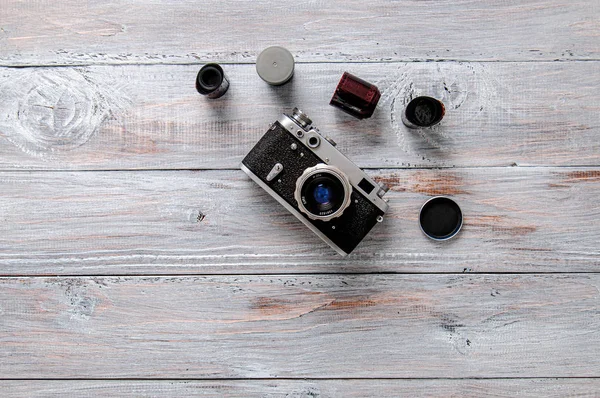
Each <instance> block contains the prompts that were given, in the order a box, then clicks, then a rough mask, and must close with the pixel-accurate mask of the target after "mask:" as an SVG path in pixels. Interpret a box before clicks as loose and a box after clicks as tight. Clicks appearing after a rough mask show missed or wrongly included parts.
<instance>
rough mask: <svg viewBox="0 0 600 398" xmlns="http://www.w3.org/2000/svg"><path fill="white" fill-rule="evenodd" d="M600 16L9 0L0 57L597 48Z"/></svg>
mask: <svg viewBox="0 0 600 398" xmlns="http://www.w3.org/2000/svg"><path fill="white" fill-rule="evenodd" d="M592 3H593V2H592ZM597 18H598V9H597V7H593V6H592V5H591V4H590V2H589V1H585V0H578V1H575V0H574V1H568V2H565V1H561V0H519V1H512V2H498V1H494V0H485V1H478V2H473V1H467V0H462V1H443V2H436V3H433V4H432V3H429V2H415V1H410V0H402V1H395V2H393V3H390V2H389V1H385V0H374V1H369V2H364V1H347V0H345V1H342V0H337V1H332V0H330V1H313V0H308V1H305V0H294V1H287V2H285V1H280V2H277V3H275V4H274V3H273V2H272V1H269V0H255V1H246V2H239V1H236V2H222V1H218V0H205V1H202V2H200V3H199V2H196V1H178V2H164V3H163V2H153V1H149V0H146V1H138V2H135V3H131V2H129V1H124V0H120V1H111V2H95V3H88V2H80V1H76V0H62V1H53V2H49V1H36V2H21V1H18V0H2V7H1V8H0V60H1V62H2V64H3V65H38V64H44V65H46V64H81V63H85V64H90V63H113V64H120V63H140V62H141V63H181V62H198V61H206V60H218V61H228V62H253V61H254V59H255V57H256V55H257V54H258V52H260V50H262V49H263V48H265V47H267V46H268V45H272V44H273V43H276V44H283V45H285V46H287V47H288V48H289V49H290V50H292V51H293V52H294V54H295V56H296V58H297V60H298V61H327V62H329V61H389V60H424V59H433V60H437V59H455V60H456V59H460V60H554V59H560V60H569V59H598V58H600V45H599V42H598V31H599V28H600V26H599V25H598V19H597Z"/></svg>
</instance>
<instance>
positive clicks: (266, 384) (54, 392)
mask: <svg viewBox="0 0 600 398" xmlns="http://www.w3.org/2000/svg"><path fill="white" fill-rule="evenodd" d="M0 390H2V393H3V396H4V397H5V398H17V397H18V398H21V397H25V396H26V397H31V398H37V397H61V398H63V397H88V396H89V397H93V396H102V397H105V398H111V397H165V398H169V397H174V398H180V397H190V396H194V397H195V396H202V397H229V398H235V397H239V398H251V397H270V398H276V397H282V398H327V397H349V398H352V397H356V398H358V397H379V398H384V397H410V398H413V397H461V398H481V397H495V398H513V397H515V396H518V397H525V398H528V397H545V398H564V397H582V398H585V397H589V398H592V397H597V396H598V395H597V392H598V391H600V380H599V379H592V378H590V379H585V378H584V379H501V380H389V379H383V380H381V379H372V380H238V381H233V380H215V381H202V380H193V381H176V380H170V381H158V380H156V381H152V380H150V381H118V380H103V381H87V380H81V381H79V380H69V381H63V380H57V381H52V380H50V381H48V380H44V381H38V380H36V381H31V380H28V381H0Z"/></svg>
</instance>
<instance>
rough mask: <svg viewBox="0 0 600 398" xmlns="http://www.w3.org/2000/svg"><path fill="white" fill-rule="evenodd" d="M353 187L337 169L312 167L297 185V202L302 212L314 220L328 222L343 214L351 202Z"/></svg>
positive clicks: (322, 166)
mask: <svg viewBox="0 0 600 398" xmlns="http://www.w3.org/2000/svg"><path fill="white" fill-rule="evenodd" d="M351 189H352V187H351V185H350V183H349V182H348V180H347V178H346V177H345V176H344V175H343V174H342V173H341V172H340V171H339V170H337V169H336V168H334V167H332V166H327V165H324V164H321V165H317V166H315V167H311V168H309V169H306V170H305V171H304V174H302V176H301V177H300V178H299V179H298V181H297V183H296V194H295V196H296V200H297V201H298V206H299V208H300V210H301V211H302V212H304V213H305V214H307V215H308V216H309V218H311V219H314V220H323V221H328V220H330V219H332V218H334V217H337V216H339V215H341V214H342V212H343V211H344V209H346V207H348V205H349V202H350V192H351Z"/></svg>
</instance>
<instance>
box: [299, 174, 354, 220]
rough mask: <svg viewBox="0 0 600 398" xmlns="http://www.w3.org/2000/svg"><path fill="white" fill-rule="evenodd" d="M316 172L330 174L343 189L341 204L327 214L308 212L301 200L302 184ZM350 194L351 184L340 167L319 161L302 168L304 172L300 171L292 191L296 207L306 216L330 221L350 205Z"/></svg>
mask: <svg viewBox="0 0 600 398" xmlns="http://www.w3.org/2000/svg"><path fill="white" fill-rule="evenodd" d="M317 174H323V175H329V176H332V177H333V178H335V179H337V180H338V181H339V182H340V184H341V185H342V187H343V189H344V192H343V198H342V202H341V205H340V206H339V208H338V209H337V210H335V211H334V212H333V213H331V214H327V215H324V216H321V215H318V214H314V213H312V212H310V211H309V210H308V209H307V208H306V206H305V204H304V202H303V201H302V196H303V195H302V189H303V187H304V185H305V184H306V183H307V182H308V181H309V179H310V178H311V177H313V176H315V175H317ZM351 194H352V185H351V184H350V181H349V180H348V177H346V175H345V174H344V173H342V171H341V170H340V169H338V168H337V167H334V166H330V165H327V164H323V163H319V164H317V165H316V166H313V167H309V168H307V169H306V170H304V173H302V175H301V176H300V177H299V178H298V180H296V191H295V192H294V198H295V199H296V202H297V203H298V209H299V210H300V211H301V212H302V213H304V214H306V216H307V217H308V218H310V219H311V220H321V221H330V220H332V219H334V218H336V217H339V216H341V215H342V213H343V212H344V210H346V208H348V206H350V203H351V201H350V195H351Z"/></svg>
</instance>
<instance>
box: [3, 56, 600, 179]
mask: <svg viewBox="0 0 600 398" xmlns="http://www.w3.org/2000/svg"><path fill="white" fill-rule="evenodd" d="M225 70H226V73H227V74H228V76H229V78H230V80H231V84H232V85H231V88H230V89H229V92H228V93H227V94H226V95H225V96H224V97H223V98H221V99H219V100H212V101H211V100H208V99H206V98H203V97H202V96H201V95H199V94H198V93H197V92H196V90H195V88H194V79H195V77H196V73H197V71H198V67H197V66H193V65H191V66H190V65H188V66H181V65H163V66H156V65H154V66H119V67H115V66H104V67H89V68H24V69H14V68H3V69H2V68H0V89H1V91H2V93H3V96H2V98H1V99H0V143H1V144H2V145H0V169H4V170H14V169H49V170H52V169H86V170H88V169H157V168H158V169H182V168H185V169H189V168H192V169H196V168H208V169H215V168H216V169H221V168H237V167H238V164H239V162H240V161H241V159H242V158H243V156H245V154H246V153H247V152H248V151H249V150H250V149H251V148H252V146H253V145H254V144H255V143H256V142H257V141H258V139H259V138H260V137H261V136H262V134H264V133H265V131H266V129H267V126H268V124H270V123H272V122H273V121H275V120H276V119H277V118H278V117H279V116H280V115H281V113H282V112H283V111H286V112H289V111H290V110H291V109H292V108H293V107H294V106H298V107H300V108H301V109H303V110H304V111H305V112H307V113H308V114H309V115H310V116H311V117H312V119H313V120H314V122H315V125H317V126H318V127H319V128H320V129H321V131H322V132H323V133H325V134H328V135H330V136H331V137H332V138H334V139H335V140H336V141H337V142H338V146H339V148H340V150H341V151H342V152H344V153H345V154H347V155H348V156H349V157H350V159H352V160H353V161H355V162H356V163H357V164H358V165H359V166H363V167H373V168H380V167H415V166H416V167H440V166H443V167H447V166H448V167H452V166H457V167H458V166H508V165H514V164H518V165H570V166H573V165H598V164H600V142H599V141H598V139H597V137H598V134H599V133H600V97H599V96H598V93H597V88H598V87H599V86H600V63H598V62H569V63H557V62H554V63H551V62H548V63H502V64H499V63H454V62H447V63H408V64H376V65H374V64H303V65H298V66H297V68H296V75H295V77H294V79H293V80H292V82H291V83H290V84H288V85H286V86H283V87H277V88H274V87H271V86H268V85H267V84H265V83H264V82H263V81H262V80H260V78H259V77H258V76H257V75H256V72H255V70H254V66H253V65H226V66H225ZM344 70H349V71H350V72H352V73H355V74H356V75H358V76H360V77H362V78H364V79H367V80H369V81H371V82H374V83H376V84H377V85H378V86H379V88H380V89H381V90H382V91H383V94H382V99H381V100H380V102H379V105H378V108H377V110H376V112H375V115H374V116H373V117H372V118H371V119H367V120H362V121H359V120H357V119H354V118H353V117H351V116H348V115H346V114H344V113H343V112H341V111H340V110H338V109H336V108H334V107H332V106H329V105H328V103H329V99H330V97H331V94H332V93H333V91H334V89H335V86H336V84H337V83H338V80H339V78H340V76H341V74H342V72H343V71H344ZM418 95H433V96H435V97H437V98H440V99H441V100H442V101H444V103H445V104H446V107H447V109H448V111H447V115H446V117H445V118H444V120H443V121H442V123H441V124H440V125H438V126H436V127H434V128H431V129H425V130H412V129H408V128H406V127H405V126H404V125H403V124H402V122H401V120H400V117H401V112H402V110H403V108H404V106H405V104H406V103H407V102H408V101H409V100H410V99H411V98H413V97H415V96H418Z"/></svg>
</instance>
